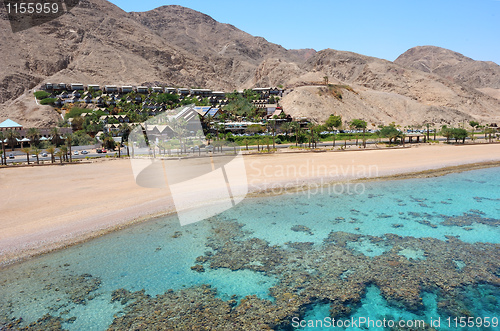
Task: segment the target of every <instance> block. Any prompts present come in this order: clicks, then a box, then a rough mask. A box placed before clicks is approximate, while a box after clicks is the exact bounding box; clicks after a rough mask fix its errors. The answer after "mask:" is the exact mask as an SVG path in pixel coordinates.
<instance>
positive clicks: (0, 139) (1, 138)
mask: <svg viewBox="0 0 500 331" xmlns="http://www.w3.org/2000/svg"><path fill="white" fill-rule="evenodd" d="M0 144H2V159H1V160H2V162H1V164H5V165H7V155H6V154H5V135H4V133H3V131H0Z"/></svg>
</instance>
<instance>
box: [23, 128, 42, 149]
mask: <svg viewBox="0 0 500 331" xmlns="http://www.w3.org/2000/svg"><path fill="white" fill-rule="evenodd" d="M26 137H28V139H29V140H30V147H33V146H38V144H39V143H40V130H38V129H36V128H30V129H28V132H27V133H26Z"/></svg>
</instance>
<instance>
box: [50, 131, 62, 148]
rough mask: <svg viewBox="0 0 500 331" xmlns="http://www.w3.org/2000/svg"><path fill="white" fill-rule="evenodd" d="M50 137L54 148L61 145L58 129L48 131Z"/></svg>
mask: <svg viewBox="0 0 500 331" xmlns="http://www.w3.org/2000/svg"><path fill="white" fill-rule="evenodd" d="M50 136H51V139H50V140H51V141H52V144H54V146H59V145H61V144H62V141H61V131H60V130H59V128H57V127H54V128H52V129H51V130H50Z"/></svg>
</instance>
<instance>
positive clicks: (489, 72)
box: [394, 46, 500, 96]
mask: <svg viewBox="0 0 500 331" xmlns="http://www.w3.org/2000/svg"><path fill="white" fill-rule="evenodd" d="M394 63H397V64H399V65H402V66H405V67H410V68H415V69H418V70H421V71H424V72H428V73H432V74H436V75H439V76H441V77H443V78H446V79H448V80H452V81H453V82H456V83H459V84H463V85H467V86H470V87H474V88H477V89H478V90H480V91H482V92H485V93H487V94H491V95H492V96H497V95H498V92H500V66H499V65H498V64H496V63H494V62H491V61H476V60H473V59H471V58H469V57H466V56H464V55H462V54H460V53H457V52H454V51H451V50H449V49H445V48H441V47H435V46H418V47H414V48H411V49H409V50H408V51H406V52H405V53H403V54H401V55H400V56H399V57H398V58H397V59H396V60H395V61H394ZM495 92H496V93H495Z"/></svg>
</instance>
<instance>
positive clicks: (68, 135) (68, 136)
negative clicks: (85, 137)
mask: <svg viewBox="0 0 500 331" xmlns="http://www.w3.org/2000/svg"><path fill="white" fill-rule="evenodd" d="M63 137H64V140H65V141H66V145H67V146H68V150H69V162H73V155H71V142H72V140H73V134H72V133H65V134H64V136H63Z"/></svg>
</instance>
